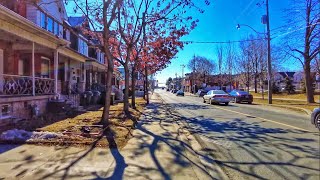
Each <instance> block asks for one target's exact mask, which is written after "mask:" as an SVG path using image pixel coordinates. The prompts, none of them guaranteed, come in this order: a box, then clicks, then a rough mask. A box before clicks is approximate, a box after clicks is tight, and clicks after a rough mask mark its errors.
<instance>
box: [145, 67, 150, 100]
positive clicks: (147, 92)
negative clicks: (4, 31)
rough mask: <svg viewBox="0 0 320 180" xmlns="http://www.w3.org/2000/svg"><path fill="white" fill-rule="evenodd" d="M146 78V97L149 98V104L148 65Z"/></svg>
mask: <svg viewBox="0 0 320 180" xmlns="http://www.w3.org/2000/svg"><path fill="white" fill-rule="evenodd" d="M145 78H146V92H145V94H146V98H147V104H149V91H148V86H149V82H148V69H147V66H146V67H145Z"/></svg>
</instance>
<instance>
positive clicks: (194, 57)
mask: <svg viewBox="0 0 320 180" xmlns="http://www.w3.org/2000/svg"><path fill="white" fill-rule="evenodd" d="M195 73H196V55H195V54H194V55H193V72H192V79H193V83H192V92H193V93H194V94H195V93H196V92H195V91H196V82H195V81H196V78H195Z"/></svg>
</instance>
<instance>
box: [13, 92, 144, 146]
mask: <svg viewBox="0 0 320 180" xmlns="http://www.w3.org/2000/svg"><path fill="white" fill-rule="evenodd" d="M145 105H146V102H145V100H143V99H142V98H137V99H136V109H132V108H130V113H131V116H132V117H131V118H129V117H127V116H126V115H125V114H124V112H123V103H118V104H116V105H113V106H111V107H110V118H109V129H110V130H111V134H112V135H113V137H114V138H115V142H116V144H117V146H118V147H119V148H122V147H123V146H124V145H125V144H126V143H127V141H128V140H129V139H130V138H131V130H132V128H133V125H134V121H133V120H132V119H133V118H134V119H139V118H140V115H141V112H142V111H143V109H144V107H145ZM102 112H103V108H102V107H101V106H100V108H99V107H96V108H94V109H92V110H89V111H87V112H85V113H82V114H75V115H74V116H72V117H65V118H61V117H58V116H57V115H54V117H51V116H49V115H48V116H47V118H45V119H37V120H30V121H25V122H24V123H21V124H19V125H18V127H14V128H18V129H25V130H28V131H49V132H56V133H63V132H65V131H66V130H68V131H71V132H72V133H79V132H81V130H80V129H79V128H81V126H90V125H97V124H99V122H100V120H101V117H102ZM99 131H102V128H100V129H99V130H98V132H99ZM108 134H110V133H108ZM97 139H98V138H97V137H92V136H89V137H84V136H80V135H77V134H73V135H70V136H69V135H65V136H64V137H63V139H53V140H51V141H49V142H48V143H45V144H49V145H57V144H58V145H91V144H92V143H93V142H95V141H97ZM39 143H40V144H41V143H44V142H39ZM97 146H103V147H105V146H108V141H107V138H106V137H103V138H101V139H100V140H99V141H98V143H97Z"/></svg>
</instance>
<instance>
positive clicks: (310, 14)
mask: <svg viewBox="0 0 320 180" xmlns="http://www.w3.org/2000/svg"><path fill="white" fill-rule="evenodd" d="M286 12H287V13H288V14H287V16H286V17H287V21H288V23H287V24H288V25H290V27H291V28H290V29H294V31H288V30H289V27H287V29H286V32H285V33H284V34H283V35H284V38H283V39H284V42H285V44H286V46H287V48H288V50H286V52H287V54H288V55H290V56H291V57H293V58H295V59H297V60H298V61H299V62H301V64H302V66H303V70H304V73H305V85H306V94H307V102H308V103H313V102H314V93H313V87H312V84H313V81H312V77H311V62H312V61H313V60H314V59H315V57H316V56H317V55H318V54H319V51H320V44H319V34H320V28H319V26H320V11H319V0H294V2H293V3H291V7H290V8H289V9H287V10H286Z"/></svg>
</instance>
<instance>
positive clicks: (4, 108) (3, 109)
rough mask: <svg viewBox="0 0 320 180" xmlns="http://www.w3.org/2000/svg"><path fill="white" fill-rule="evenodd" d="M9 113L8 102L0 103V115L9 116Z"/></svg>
mask: <svg viewBox="0 0 320 180" xmlns="http://www.w3.org/2000/svg"><path fill="white" fill-rule="evenodd" d="M9 115H10V105H9V104H4V105H2V106H1V114H0V117H4V116H9Z"/></svg>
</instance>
